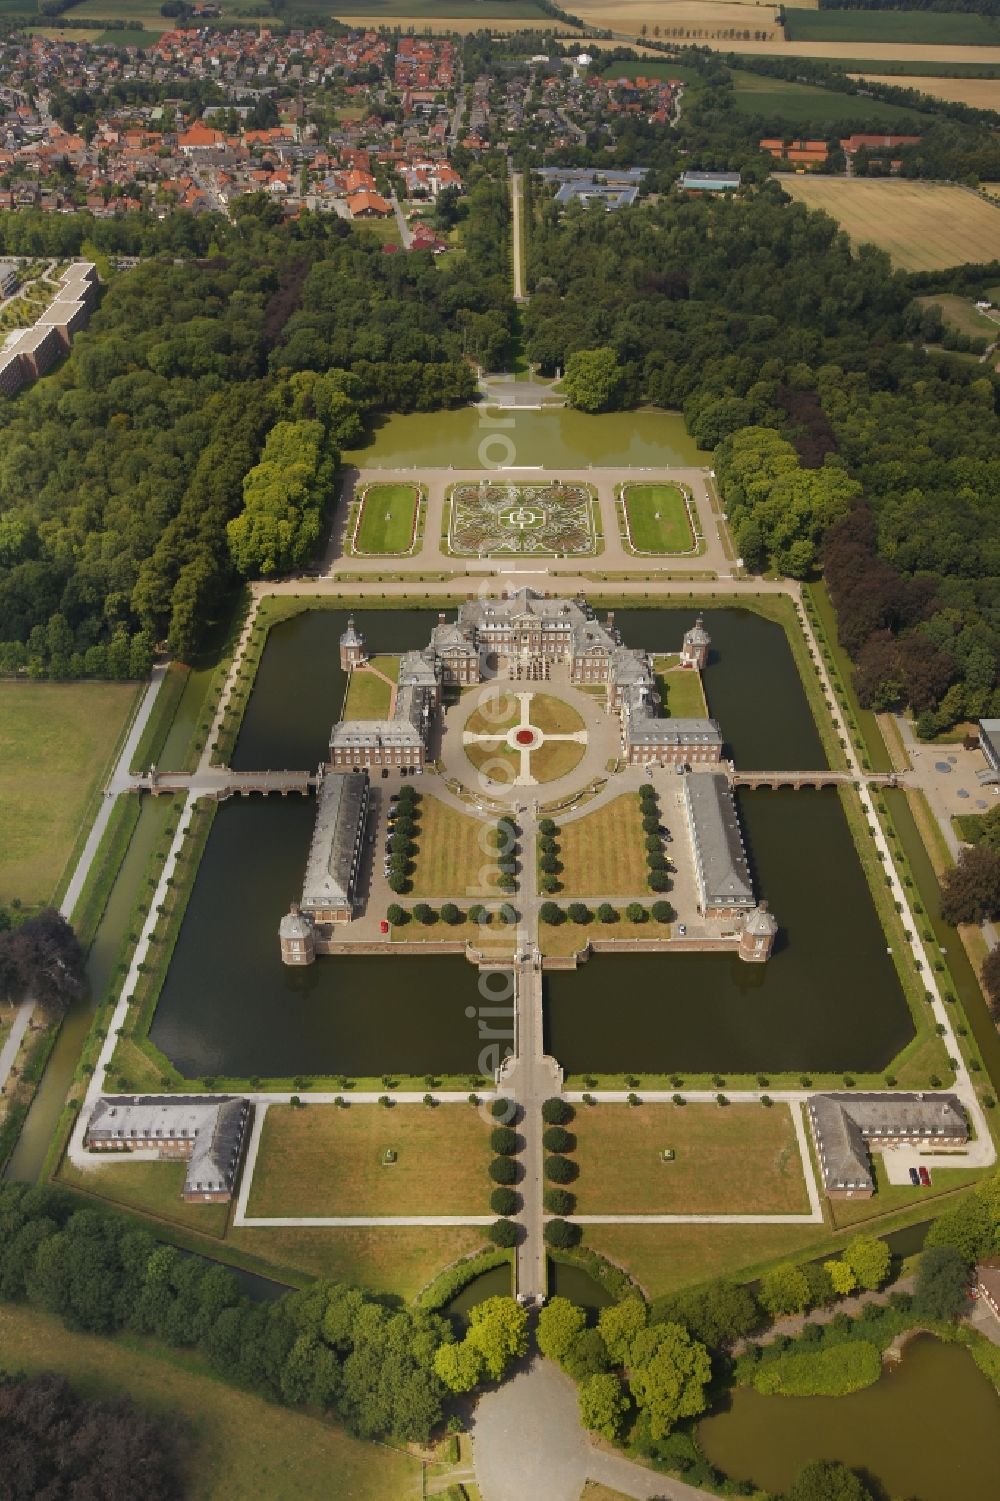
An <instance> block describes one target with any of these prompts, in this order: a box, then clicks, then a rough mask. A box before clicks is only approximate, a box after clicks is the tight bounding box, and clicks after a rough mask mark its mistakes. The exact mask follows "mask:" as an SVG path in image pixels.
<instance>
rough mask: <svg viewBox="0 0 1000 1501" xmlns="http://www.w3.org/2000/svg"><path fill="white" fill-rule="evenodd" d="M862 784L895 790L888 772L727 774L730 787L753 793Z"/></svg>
mask: <svg viewBox="0 0 1000 1501" xmlns="http://www.w3.org/2000/svg"><path fill="white" fill-rule="evenodd" d="M863 782H867V783H868V785H869V786H881V787H895V786H896V774H895V772H892V771H869V772H855V771H829V770H827V771H732V770H731V771H730V772H729V785H730V786H731V787H749V788H753V789H757V788H760V787H769V788H771V789H772V790H774V791H776V790H777V789H778V788H779V787H792V788H794V789H795V791H796V792H797V791H798V790H799V789H800V788H801V787H812V788H817V787H859V786H860V785H861V784H862V783H863Z"/></svg>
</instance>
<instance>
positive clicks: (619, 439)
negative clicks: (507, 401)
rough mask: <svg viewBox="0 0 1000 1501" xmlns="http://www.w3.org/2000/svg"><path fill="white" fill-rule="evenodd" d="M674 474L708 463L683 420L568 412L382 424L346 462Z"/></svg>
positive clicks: (486, 413)
mask: <svg viewBox="0 0 1000 1501" xmlns="http://www.w3.org/2000/svg"><path fill="white" fill-rule="evenodd" d="M445 458H446V459H447V462H448V464H450V465H451V466H453V467H454V468H455V469H497V468H503V467H507V468H511V467H518V466H521V467H524V468H545V469H548V470H549V471H552V470H557V469H561V468H562V469H587V468H591V467H594V468H609V467H615V468H625V467H629V466H631V467H634V468H647V469H650V468H659V469H665V468H676V467H678V466H685V465H699V466H701V465H704V464H705V463H707V462H708V461H709V458H710V456H709V455H708V454H706V453H704V452H703V451H702V450H701V449H700V448H699V447H698V445H697V444H696V443H695V441H694V439H693V438H692V437H690V436H689V434H688V432H687V429H686V428H685V426H684V418H683V417H682V415H681V413H680V412H664V411H657V410H654V409H652V408H649V409H646V410H644V411H640V412H602V413H601V414H600V415H598V416H590V415H588V414H587V413H586V412H575V411H573V410H571V408H569V407H558V408H554V409H552V410H549V411H513V410H509V409H503V410H501V409H500V408H498V407H475V406H469V407H457V408H456V409H455V410H454V411H450V412H404V413H396V414H394V415H393V416H390V417H386V418H384V419H381V420H380V421H379V422H378V423H377V425H376V426H375V427H374V428H373V429H372V432H371V434H370V438H369V441H368V442H367V443H366V444H365V445H364V447H362V448H356V449H351V450H349V451H347V452H345V454H344V462H345V464H354V465H357V467H358V468H359V469H373V468H381V469H408V468H411V467H414V468H430V469H440V468H441V465H442V463H443V461H444V459H445Z"/></svg>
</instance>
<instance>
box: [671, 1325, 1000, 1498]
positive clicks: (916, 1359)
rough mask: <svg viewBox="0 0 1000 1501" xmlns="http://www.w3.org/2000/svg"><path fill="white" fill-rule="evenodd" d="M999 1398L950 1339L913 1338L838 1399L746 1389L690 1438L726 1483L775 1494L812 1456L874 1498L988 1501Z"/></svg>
mask: <svg viewBox="0 0 1000 1501" xmlns="http://www.w3.org/2000/svg"><path fill="white" fill-rule="evenodd" d="M998 1433H1000V1397H998V1396H997V1393H996V1392H995V1390H994V1389H993V1387H992V1385H991V1384H990V1382H989V1381H987V1379H986V1377H985V1376H983V1375H982V1374H981V1373H980V1371H979V1370H978V1369H977V1367H976V1366H975V1364H974V1363H973V1360H972V1357H971V1356H970V1355H969V1353H968V1351H966V1350H964V1349H962V1347H961V1346H960V1345H948V1344H942V1343H941V1342H940V1341H939V1340H936V1339H933V1338H931V1337H930V1336H928V1335H919V1336H917V1337H916V1338H914V1339H912V1340H911V1341H910V1342H909V1344H908V1345H907V1346H906V1348H905V1351H904V1354H903V1359H902V1360H901V1361H900V1362H899V1363H898V1364H897V1365H892V1366H889V1367H887V1369H886V1372H885V1374H884V1375H883V1376H882V1379H881V1380H880V1381H878V1382H877V1383H876V1385H875V1386H870V1387H867V1388H866V1389H865V1390H864V1391H860V1392H853V1393H852V1394H851V1395H850V1396H847V1397H762V1396H761V1395H760V1394H759V1393H758V1392H755V1391H753V1390H751V1389H749V1388H747V1387H739V1388H738V1389H737V1390H736V1391H734V1392H733V1394H732V1399H731V1405H730V1406H729V1408H728V1410H727V1411H725V1412H720V1413H717V1414H715V1415H713V1416H711V1417H708V1418H706V1419H705V1420H704V1421H703V1422H702V1423H701V1424H700V1425H699V1427H698V1439H699V1442H700V1443H701V1446H702V1449H703V1450H704V1452H705V1455H706V1457H707V1458H708V1459H709V1460H710V1462H711V1463H712V1464H713V1465H715V1466H716V1468H717V1469H720V1470H722V1471H723V1472H724V1473H725V1474H727V1475H729V1476H731V1477H732V1478H733V1479H735V1480H745V1481H750V1482H751V1483H752V1484H754V1485H755V1486H758V1487H761V1488H762V1489H766V1490H768V1491H773V1492H785V1491H786V1490H787V1489H788V1487H789V1486H790V1485H791V1483H792V1481H793V1480H794V1479H795V1477H796V1475H797V1474H798V1472H799V1471H800V1470H801V1469H802V1467H803V1465H805V1464H807V1463H808V1462H809V1461H810V1460H812V1459H838V1460H840V1462H841V1463H842V1464H845V1465H848V1466H850V1467H851V1468H852V1469H855V1470H860V1471H862V1472H863V1473H864V1474H866V1475H867V1476H868V1477H870V1479H871V1480H873V1481H874V1482H875V1484H876V1485H877V1487H878V1494H879V1495H884V1496H905V1497H907V1501H995V1497H996V1494H997V1474H998V1463H1000V1444H998Z"/></svg>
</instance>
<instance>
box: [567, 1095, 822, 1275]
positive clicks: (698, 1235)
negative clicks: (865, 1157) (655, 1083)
mask: <svg viewBox="0 0 1000 1501" xmlns="http://www.w3.org/2000/svg"><path fill="white" fill-rule="evenodd" d="M599 1108H600V1107H599ZM687 1108H688V1109H690V1108H691V1107H690V1106H688V1107H687ZM761 1114H763V1111H761ZM574 1124H575V1123H574ZM574 1189H575V1186H574ZM829 1237H830V1231H829V1229H828V1228H827V1226H825V1225H813V1224H808V1225H807V1224H803V1225H801V1226H799V1225H719V1224H708V1225H587V1226H585V1228H584V1236H583V1243H584V1245H586V1246H589V1247H590V1248H591V1250H594V1251H598V1252H600V1254H601V1255H602V1256H607V1257H609V1258H610V1260H612V1261H614V1262H616V1263H617V1264H618V1265H619V1266H623V1267H625V1268H626V1269H627V1271H629V1272H630V1273H631V1275H632V1276H633V1277H634V1278H635V1279H636V1281H637V1282H638V1283H639V1285H640V1286H641V1287H642V1288H643V1290H644V1291H645V1292H646V1293H647V1294H648V1295H649V1296H650V1297H651V1298H655V1297H658V1296H660V1295H661V1294H663V1293H669V1292H676V1290H677V1289H678V1288H681V1287H690V1286H692V1285H693V1284H696V1283H701V1282H709V1281H711V1279H712V1278H713V1277H735V1278H739V1277H740V1276H741V1275H751V1274H752V1273H753V1271H754V1269H755V1268H756V1267H758V1266H760V1265H761V1264H762V1263H765V1262H768V1261H773V1260H775V1259H776V1258H778V1257H785V1256H795V1255H797V1254H801V1255H808V1254H809V1253H810V1251H811V1250H812V1249H813V1248H814V1247H815V1248H817V1250H818V1248H819V1247H820V1246H822V1245H823V1243H824V1242H825V1241H827V1240H829Z"/></svg>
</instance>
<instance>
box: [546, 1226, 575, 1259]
mask: <svg viewBox="0 0 1000 1501" xmlns="http://www.w3.org/2000/svg"><path fill="white" fill-rule="evenodd" d="M542 1233H543V1235H544V1237H545V1244H546V1245H547V1246H551V1247H552V1249H553V1250H554V1251H568V1250H569V1249H570V1247H571V1246H575V1245H577V1244H578V1242H579V1239H580V1227H579V1225H571V1224H570V1223H569V1221H568V1220H549V1222H548V1223H547V1225H546V1226H545V1229H544V1231H543V1232H542Z"/></svg>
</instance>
